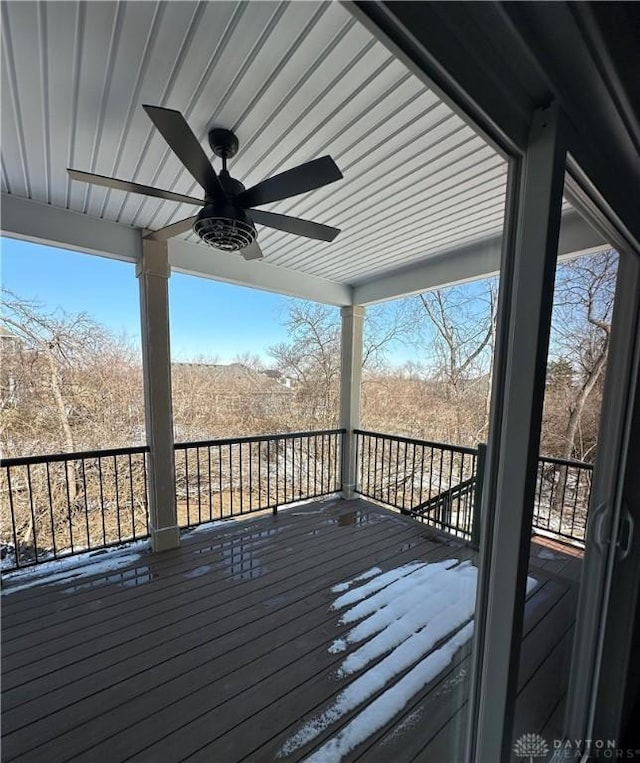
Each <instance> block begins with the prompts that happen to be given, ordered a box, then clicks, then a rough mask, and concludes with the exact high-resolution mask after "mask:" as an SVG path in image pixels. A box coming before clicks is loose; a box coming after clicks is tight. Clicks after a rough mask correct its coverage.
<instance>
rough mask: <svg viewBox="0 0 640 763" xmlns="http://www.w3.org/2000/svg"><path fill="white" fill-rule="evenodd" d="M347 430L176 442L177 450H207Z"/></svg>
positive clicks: (322, 430)
mask: <svg viewBox="0 0 640 763" xmlns="http://www.w3.org/2000/svg"><path fill="white" fill-rule="evenodd" d="M346 431H347V430H346V429H317V430H314V431H311V432H280V433H278V434H261V435H248V436H246V437H224V438H219V439H217V440H195V441H194V442H176V443H175V444H174V448H175V449H176V450H186V449H187V448H206V447H208V446H211V445H237V444H239V443H245V442H266V441H267V440H293V439H297V438H300V437H317V436H320V435H327V434H344V433H345V432H346Z"/></svg>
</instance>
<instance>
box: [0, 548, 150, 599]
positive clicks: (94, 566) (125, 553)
mask: <svg viewBox="0 0 640 763" xmlns="http://www.w3.org/2000/svg"><path fill="white" fill-rule="evenodd" d="M143 546H144V547H145V548H147V547H148V541H147V540H143V541H136V542H134V543H132V544H130V545H129V546H127V547H126V548H123V549H122V548H119V549H115V550H114V549H107V550H106V551H104V550H101V551H99V552H95V551H93V552H91V553H88V554H78V555H77V556H68V557H64V558H62V559H54V560H53V561H50V562H44V563H43V564H39V565H37V566H36V567H29V568H28V569H25V570H16V571H15V572H12V573H10V574H9V575H6V578H5V580H6V582H9V581H10V582H11V585H10V586H8V587H6V585H5V586H3V588H2V594H3V595H6V596H8V595H9V594H12V593H16V592H17V591H24V590H25V589H27V588H33V587H34V586H37V585H40V584H44V585H50V584H52V583H74V582H75V581H77V580H82V579H85V578H88V577H93V576H95V575H102V574H104V573H108V572H113V571H115V570H118V569H121V568H122V567H126V566H127V565H129V564H133V563H134V562H137V561H138V560H139V559H140V558H141V556H142V554H140V553H138V552H137V551H134V550H133V549H134V548H142V547H143ZM96 558H100V561H96ZM14 582H15V583H16V585H13V583H14Z"/></svg>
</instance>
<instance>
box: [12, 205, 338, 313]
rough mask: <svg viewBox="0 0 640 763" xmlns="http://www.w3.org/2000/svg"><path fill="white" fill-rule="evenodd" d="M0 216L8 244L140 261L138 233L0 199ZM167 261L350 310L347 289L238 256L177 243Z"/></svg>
mask: <svg viewBox="0 0 640 763" xmlns="http://www.w3.org/2000/svg"><path fill="white" fill-rule="evenodd" d="M1 213H2V214H1V216H0V229H1V230H2V234H3V235H6V236H9V237H10V238H17V239H22V240H24V241H31V242H33V243H36V244H44V245H46V246H58V247H60V248H62V249H70V250H72V251H77V252H83V253H86V254H97V255H100V256H102V257H110V258H112V259H118V260H125V261H127V262H139V261H140V257H141V251H142V244H141V241H142V239H141V230H140V229H139V228H133V227H131V226H129V225H121V224H119V223H114V222H109V221H107V220H100V219H98V218H95V217H89V216H88V215H84V214H81V213H79V212H72V211H70V210H68V209H61V208H59V207H53V206H51V205H49V204H42V203H40V202H37V201H31V200H30V199H23V198H20V197H18V196H12V195H10V194H4V193H3V194H2V200H1ZM169 261H170V264H171V268H172V270H174V271H177V272H180V273H189V274H190V275H195V276H201V277H203V278H213V279H216V280H219V281H226V282H228V283H234V284H237V285H240V286H248V287H249V288H252V289H263V290H265V291H271V292H276V293H278V294H286V295H288V296H291V297H299V298H301V299H310V300H313V301H315V302H324V303H326V304H330V305H338V306H340V307H343V306H345V305H350V304H351V296H352V289H351V287H350V286H347V285H344V284H340V283H336V282H334V281H328V280H326V279H324V278H317V277H316V276H309V275H306V274H304V273H299V272H296V271H293V270H288V269H286V268H281V267H277V266H276V265H270V264H269V263H268V262H263V261H253V262H247V261H245V260H244V259H242V257H240V256H239V255H233V254H231V255H230V254H224V253H222V252H217V251H216V250H215V249H210V248H209V247H205V246H202V245H198V244H192V243H189V242H186V241H182V240H179V239H173V240H172V241H171V242H170V243H169Z"/></svg>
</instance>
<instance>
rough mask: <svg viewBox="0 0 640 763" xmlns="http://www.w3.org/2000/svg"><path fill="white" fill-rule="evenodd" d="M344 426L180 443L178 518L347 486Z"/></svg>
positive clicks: (239, 510) (223, 513)
mask: <svg viewBox="0 0 640 763" xmlns="http://www.w3.org/2000/svg"><path fill="white" fill-rule="evenodd" d="M344 431H345V430H344V429H327V430H320V431H316V432H290V433H286V434H277V435H261V436H257V437H237V438H233V439H222V440H206V441H202V442H183V443H176V446H175V455H176V500H177V509H178V523H179V525H180V526H181V527H187V526H191V525H195V524H199V523H201V522H209V521H212V520H216V519H224V518H227V517H235V516H239V515H242V514H249V513H255V512H258V511H266V510H269V509H270V510H271V511H274V512H275V511H276V510H277V508H278V506H283V505H286V504H289V503H294V502H297V501H302V500H307V499H310V498H319V497H321V496H325V495H329V494H331V493H337V492H339V491H340V490H341V489H342V444H343V437H344Z"/></svg>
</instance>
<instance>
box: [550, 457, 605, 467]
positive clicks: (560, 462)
mask: <svg viewBox="0 0 640 763" xmlns="http://www.w3.org/2000/svg"><path fill="white" fill-rule="evenodd" d="M538 461H544V462H545V463H547V464H556V465H558V466H576V467H579V468H580V469H593V464H590V463H588V462H587V461H574V460H573V459H567V458H556V457H555V456H540V458H539V459H538Z"/></svg>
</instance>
